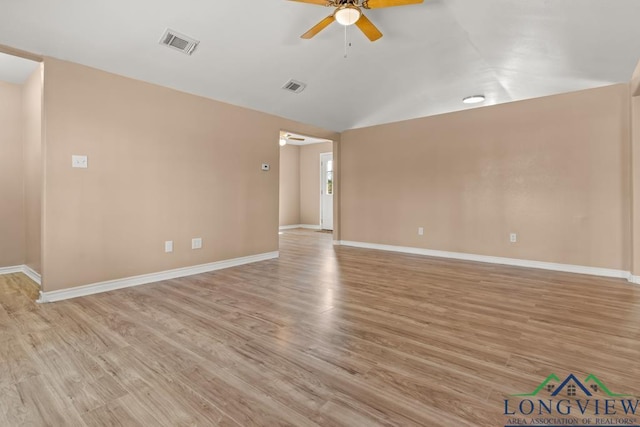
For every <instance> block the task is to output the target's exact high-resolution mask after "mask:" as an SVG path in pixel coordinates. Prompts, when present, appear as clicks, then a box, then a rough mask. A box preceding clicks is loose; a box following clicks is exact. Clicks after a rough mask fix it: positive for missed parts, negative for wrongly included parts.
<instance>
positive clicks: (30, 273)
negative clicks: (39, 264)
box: [0, 265, 41, 285]
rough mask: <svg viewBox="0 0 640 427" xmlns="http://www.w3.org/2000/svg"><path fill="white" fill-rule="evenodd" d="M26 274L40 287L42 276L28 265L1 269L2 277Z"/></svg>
mask: <svg viewBox="0 0 640 427" xmlns="http://www.w3.org/2000/svg"><path fill="white" fill-rule="evenodd" d="M13 273H24V274H25V275H26V276H27V277H28V278H29V279H31V280H33V281H34V282H36V283H37V284H38V285H40V284H41V283H40V275H39V274H38V273H36V272H35V270H33V269H32V268H31V267H27V266H26V265H15V266H13V267H2V268H0V276H1V275H3V274H13Z"/></svg>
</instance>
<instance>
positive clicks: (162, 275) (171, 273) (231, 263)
mask: <svg viewBox="0 0 640 427" xmlns="http://www.w3.org/2000/svg"><path fill="white" fill-rule="evenodd" d="M278 256H279V252H278V251H275V252H267V253H263V254H258V255H250V256H246V257H242V258H234V259H230V260H225V261H217V262H212V263H209V264H201V265H196V266H193V267H184V268H176V269H175V270H167V271H161V272H158V273H150V274H143V275H140V276H133V277H126V278H123V279H116V280H108V281H106V282H99V283H93V284H90V285H85V286H78V287H75V288H71V289H62V290H59V291H51V292H40V298H39V299H38V302H40V303H47V302H55V301H62V300H66V299H70V298H77V297H82V296H86V295H93V294H97V293H101V292H108V291H113V290H116V289H123V288H130V287H132V286H138V285H144V284H147V283H154V282H160V281H163V280H169V279H176V278H178V277H186V276H192V275H194V274H201V273H207V272H209V271H215V270H222V269H224V268H230V267H237V266H239V265H244V264H249V263H252V262H258V261H266V260H268V259H274V258H278Z"/></svg>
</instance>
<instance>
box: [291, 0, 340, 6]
mask: <svg viewBox="0 0 640 427" xmlns="http://www.w3.org/2000/svg"><path fill="white" fill-rule="evenodd" d="M289 1H297V2H300V3H310V4H317V5H318V6H330V5H331V2H330V1H328V0H289Z"/></svg>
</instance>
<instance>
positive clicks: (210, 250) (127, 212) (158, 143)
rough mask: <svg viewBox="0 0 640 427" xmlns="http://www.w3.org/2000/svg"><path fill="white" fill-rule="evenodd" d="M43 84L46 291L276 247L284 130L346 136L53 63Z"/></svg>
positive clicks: (47, 60)
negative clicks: (74, 158)
mask: <svg viewBox="0 0 640 427" xmlns="http://www.w3.org/2000/svg"><path fill="white" fill-rule="evenodd" d="M45 82H46V84H45V88H44V114H45V117H46V121H45V128H44V129H45V140H46V145H45V147H46V149H45V187H44V229H43V238H44V246H43V270H44V272H45V275H44V279H43V280H44V283H43V288H44V291H54V290H58V289H63V288H70V287H74V286H79V285H86V284H90V283H95V282H100V281H105V280H110V279H117V278H123V277H129V276H134V275H139V274H144V273H152V272H157V271H163V270H167V269H172V268H177V267H185V266H192V265H197V264H202V263H208V262H213V261H219V260H225V259H231V258H237V257H242V256H247V255H252V254H259V253H264V252H270V251H275V250H277V249H278V233H277V231H278V181H279V179H278V177H279V168H278V163H279V152H280V150H279V146H278V136H279V132H280V129H287V130H290V131H292V132H296V133H301V134H308V135H317V136H319V137H322V138H327V139H338V138H339V135H338V134H336V133H334V132H329V131H326V130H323V129H319V128H316V127H313V126H307V125H303V124H300V123H296V122H292V121H289V120H285V119H282V118H279V117H276V116H272V115H269V114H264V113H260V112H256V111H253V110H248V109H245V108H240V107H236V106H232V105H229V104H224V103H221V102H217V101H213V100H209V99H206V98H200V97H197V96H193V95H189V94H185V93H181V92H177V91H174V90H170V89H167V88H162V87H159V86H155V85H151V84H147V83H144V82H140V81H136V80H132V79H128V78H124V77H120V76H116V75H113V74H109V73H106V72H102V71H99V70H95V69H91V68H87V67H84V66H80V65H77V64H72V63H69V62H64V61H60V60H56V59H53V58H45ZM72 154H84V155H88V157H89V168H88V169H72V168H71V167H70V163H71V155H72ZM261 163H270V164H271V165H272V168H271V171H270V172H262V171H261V169H260V164H261ZM194 237H202V238H203V240H204V242H203V243H204V245H203V246H204V247H203V249H201V250H191V249H190V241H191V238H194ZM165 240H173V241H174V253H172V254H165V253H164V241H165Z"/></svg>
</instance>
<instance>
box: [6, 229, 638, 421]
mask: <svg viewBox="0 0 640 427" xmlns="http://www.w3.org/2000/svg"><path fill="white" fill-rule="evenodd" d="M331 239H332V236H331V235H328V234H323V233H315V232H310V231H299V230H293V231H288V232H286V233H285V234H283V235H282V236H281V258H280V259H278V260H273V261H266V262H262V263H256V264H251V265H247V266H243V267H238V268H232V269H228V270H224V271H219V272H215V273H209V274H202V275H199V276H193V277H190V278H184V279H177V280H170V281H166V282H162V283H158V284H153V285H145V286H140V287H137V288H130V289H127V290H120V291H115V292H111V293H106V294H100V295H95V296H90V297H85V298H79V299H75V300H69V301H63V302H60V303H54V304H48V305H37V304H35V303H34V302H33V299H34V298H35V292H36V289H35V288H34V286H33V285H30V282H29V281H28V279H26V277H25V276H22V275H20V274H16V275H8V276H0V331H1V332H0V333H1V334H0V425H1V426H21V425H28V426H40V425H51V426H67V425H68V426H76V425H78V426H82V425H88V426H102V425H123V426H134V425H144V426H157V425H163V426H182V425H207V426H208V425H221V426H238V425H242V426H250V425H267V426H278V425H293V426H308V425H321V426H374V425H402V426H417V425H421V426H498V425H504V424H505V423H504V417H503V416H502V415H501V414H502V411H503V409H504V404H503V401H502V399H503V396H505V395H509V394H513V393H526V392H529V391H531V390H533V389H534V388H535V387H536V386H537V385H538V384H539V383H540V382H541V381H542V380H543V379H544V378H545V377H546V376H547V375H549V374H550V373H556V374H557V375H558V376H561V375H567V374H568V373H574V374H576V375H586V374H587V373H593V374H596V375H597V376H598V377H599V378H600V379H601V380H603V381H605V382H606V384H607V385H608V387H609V389H611V390H614V391H623V392H625V393H633V394H636V395H640V357H639V356H640V288H639V287H637V286H634V285H631V284H628V283H627V282H626V281H623V280H617V279H603V278H597V277H590V276H581V275H572V274H564V273H554V272H547V271H541V270H529V269H522V268H511V267H502V266H494V265H486V264H479V263H471V262H459V261H447V260H441V259H435V258H426V257H420V256H409V255H400V254H392V253H385V252H378V251H370V250H363V249H355V248H348V247H335V248H334V247H332V244H331Z"/></svg>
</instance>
